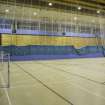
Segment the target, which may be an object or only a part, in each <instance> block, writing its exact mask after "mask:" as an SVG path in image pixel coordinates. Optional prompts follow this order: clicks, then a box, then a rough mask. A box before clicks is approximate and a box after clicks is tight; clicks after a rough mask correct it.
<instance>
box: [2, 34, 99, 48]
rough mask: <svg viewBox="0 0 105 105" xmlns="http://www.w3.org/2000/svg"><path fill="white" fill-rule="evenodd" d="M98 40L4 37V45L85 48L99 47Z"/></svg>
mask: <svg viewBox="0 0 105 105" xmlns="http://www.w3.org/2000/svg"><path fill="white" fill-rule="evenodd" d="M98 42H100V40H98V41H97V39H96V38H82V37H63V36H61V37H60V36H32V35H7V34H3V35H2V45H3V46H7V45H16V46H27V45H53V46H70V45H74V46H75V47H77V48H78V47H84V46H94V45H97V43H98Z"/></svg>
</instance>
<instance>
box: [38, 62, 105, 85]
mask: <svg viewBox="0 0 105 105" xmlns="http://www.w3.org/2000/svg"><path fill="white" fill-rule="evenodd" d="M36 63H37V62H36ZM37 64H41V65H42V66H45V65H46V66H47V67H52V68H54V70H56V71H62V72H65V73H67V74H71V75H73V76H78V77H80V78H83V79H86V80H89V81H92V82H94V83H98V84H101V85H105V82H99V81H95V80H92V79H90V78H87V77H84V76H81V75H78V74H75V73H71V72H68V71H65V70H64V69H61V68H57V67H54V66H52V65H51V64H50V65H48V64H43V63H37Z"/></svg>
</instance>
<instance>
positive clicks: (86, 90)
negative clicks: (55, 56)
mask: <svg viewBox="0 0 105 105" xmlns="http://www.w3.org/2000/svg"><path fill="white" fill-rule="evenodd" d="M19 65H21V64H19ZM26 72H27V71H26ZM28 73H29V72H28ZM30 74H31V73H30ZM71 85H73V86H76V87H78V88H80V89H82V90H84V91H85V92H87V93H89V94H92V95H95V96H97V97H101V98H102V99H104V100H105V97H104V96H101V95H99V94H97V93H92V92H90V91H89V90H88V89H85V88H83V87H81V86H79V85H76V84H73V83H71ZM73 105H74V104H73Z"/></svg>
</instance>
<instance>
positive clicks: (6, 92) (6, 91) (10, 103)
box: [0, 74, 12, 105]
mask: <svg viewBox="0 0 105 105" xmlns="http://www.w3.org/2000/svg"><path fill="white" fill-rule="evenodd" d="M0 77H1V81H2V82H4V79H3V77H2V75H1V74H0ZM3 90H4V92H5V94H6V97H7V100H8V104H9V105H12V102H11V99H10V97H9V94H8V90H7V88H3Z"/></svg>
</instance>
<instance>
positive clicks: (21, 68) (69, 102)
mask: <svg viewBox="0 0 105 105" xmlns="http://www.w3.org/2000/svg"><path fill="white" fill-rule="evenodd" d="M14 64H15V65H17V67H19V68H20V70H22V71H24V72H25V73H27V74H28V75H30V76H31V77H32V78H33V79H35V80H36V81H38V82H39V83H40V84H42V85H43V86H44V87H46V88H47V89H48V90H50V91H51V92H53V93H54V94H56V95H57V96H58V97H60V98H61V99H63V100H64V101H65V102H67V103H68V104H70V105H74V104H73V103H72V102H71V101H69V100H68V99H66V98H65V97H63V96H62V95H60V94H59V93H57V92H56V91H55V90H53V89H51V88H50V87H48V86H47V85H46V84H45V83H43V82H42V81H41V80H39V79H38V78H36V77H35V76H33V75H32V74H31V73H29V72H27V71H26V70H25V69H24V68H23V67H21V66H20V65H19V64H16V63H14Z"/></svg>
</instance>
